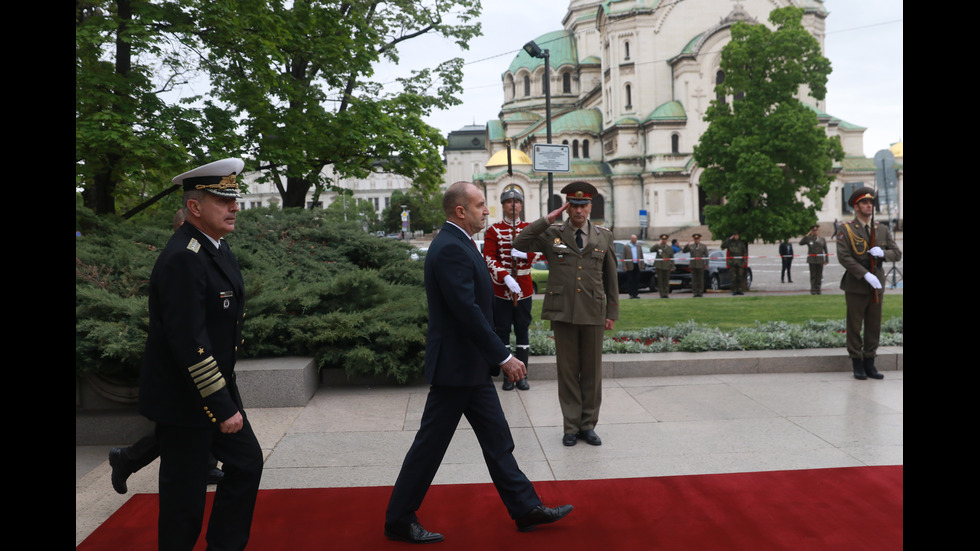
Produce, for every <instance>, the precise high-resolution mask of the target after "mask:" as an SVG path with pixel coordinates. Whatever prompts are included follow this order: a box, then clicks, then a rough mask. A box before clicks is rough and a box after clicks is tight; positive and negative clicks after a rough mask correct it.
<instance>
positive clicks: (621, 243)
mask: <svg viewBox="0 0 980 551" xmlns="http://www.w3.org/2000/svg"><path fill="white" fill-rule="evenodd" d="M628 245H629V239H617V240H616V241H613V246H614V247H615V249H616V272H617V276H618V277H617V279H618V281H619V292H620V293H626V292H628V291H629V282H628V281H627V278H628V275H627V273H626V263H625V262H624V261H623V249H624V248H626V247H627V246H628ZM636 246H637V247H639V248H640V250H641V251H643V260H644V263H645V264H646V267H645V268H643V270H641V271H640V286H639V287H640V289H650V290H651V291H653V290H655V289H656V288H657V272H655V271H654V270H653V253H651V252H649V251H650V243H647V242H645V241H637V242H636ZM648 259H649V260H648Z"/></svg>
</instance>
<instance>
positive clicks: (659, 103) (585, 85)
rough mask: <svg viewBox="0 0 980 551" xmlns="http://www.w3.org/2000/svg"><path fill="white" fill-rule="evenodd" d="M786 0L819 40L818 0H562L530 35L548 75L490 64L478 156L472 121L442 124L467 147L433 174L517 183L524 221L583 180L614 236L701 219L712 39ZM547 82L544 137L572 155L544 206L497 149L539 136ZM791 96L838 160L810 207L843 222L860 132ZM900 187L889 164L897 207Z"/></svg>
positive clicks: (527, 61) (531, 177)
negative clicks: (549, 24)
mask: <svg viewBox="0 0 980 551" xmlns="http://www.w3.org/2000/svg"><path fill="white" fill-rule="evenodd" d="M789 5H792V6H796V7H800V8H803V9H804V10H805V15H804V18H803V25H804V27H805V28H806V29H807V30H809V31H810V32H811V34H813V36H814V37H816V39H817V40H818V42H819V43H820V44H821V46H823V44H824V22H825V19H826V17H827V16H828V12H827V11H826V9H825V8H824V5H823V1H822V0H737V1H732V2H729V1H719V0H683V1H679V0H571V2H570V3H569V8H568V11H567V13H566V15H565V17H564V19H563V20H562V26H563V28H562V29H561V30H557V31H552V32H548V33H545V34H543V35H541V36H539V37H537V38H535V39H534V42H535V43H536V44H537V45H538V46H539V47H540V48H541V49H547V50H548V53H549V65H550V73H549V74H547V75H546V74H545V63H544V59H542V58H536V57H531V56H530V55H529V54H528V53H527V52H525V51H521V52H520V53H519V54H517V56H516V57H515V58H514V59H513V61H512V62H511V64H510V66H509V67H508V68H507V70H506V71H504V73H503V74H502V75H501V82H502V86H503V90H502V91H503V103H502V105H501V110H500V115H499V117H498V118H497V119H496V120H491V121H488V122H487V125H486V127H485V149H484V150H483V152H482V159H484V160H485V161H484V164H483V167H484V170H482V171H480V172H477V173H475V174H472V175H471V174H468V173H467V171H469V170H471V168H472V167H473V166H474V165H475V164H476V163H477V162H478V158H479V157H480V154H479V153H477V152H476V150H475V149H476V147H477V141H478V140H477V139H476V138H475V137H472V138H471V137H470V134H474V133H475V132H476V129H475V128H474V127H472V126H470V127H464V128H463V129H462V130H460V131H457V132H453V133H450V135H449V139H450V142H452V141H453V140H454V138H455V139H457V141H460V142H463V141H464V140H465V139H467V138H469V139H470V142H469V143H470V144H471V145H472V146H473V149H470V150H465V151H464V150H463V149H451V148H447V149H446V152H445V157H446V165H447V179H446V182H447V183H452V182H454V181H457V180H460V179H461V180H473V181H475V182H476V183H478V184H479V185H481V186H482V187H483V188H484V192H485V193H486V195H487V197H488V198H492V197H499V195H500V191H501V190H503V188H504V187H505V186H508V185H512V184H513V185H517V186H519V187H520V188H521V189H522V190H523V192H524V196H525V203H526V206H525V216H526V218H528V219H534V218H537V217H539V216H541V215H542V214H543V213H547V212H549V211H550V209H551V208H554V206H555V205H556V204H558V205H560V204H561V198H560V197H557V194H558V192H559V190H560V189H561V188H562V187H564V186H565V185H566V184H568V183H571V182H575V181H580V180H581V181H587V182H589V183H591V184H592V185H594V186H595V187H596V188H597V189H598V190H599V193H600V197H599V198H597V199H596V200H595V201H594V203H593V212H592V216H593V219H594V220H595V221H596V222H597V223H601V224H603V225H605V226H607V227H609V228H610V229H612V230H613V231H614V233H615V234H616V237H617V238H625V237H627V236H629V235H630V234H633V233H637V234H642V233H644V232H643V231H642V229H644V228H645V229H646V233H649V234H654V233H657V232H660V231H674V230H676V229H678V228H683V227H690V226H697V225H700V224H703V223H704V220H703V216H702V213H703V207H704V205H705V197H704V194H703V193H701V191H700V187H699V186H698V181H699V179H700V175H701V169H700V168H699V167H698V166H696V164H695V163H694V160H693V147H694V145H695V144H697V142H698V139H699V138H700V136H701V134H702V133H703V132H704V131H705V130H706V129H707V123H706V122H705V121H704V120H703V118H704V115H705V112H706V110H707V108H708V106H709V102H710V101H711V100H712V99H714V95H715V92H714V87H715V85H716V83H717V82H719V81H720V79H723V78H724V75H723V73H722V72H721V69H720V64H721V51H722V48H723V47H724V46H725V45H726V44H727V43H728V42H729V41H730V40H731V32H730V29H731V26H732V25H733V24H735V23H736V22H739V21H745V22H752V23H767V22H768V21H767V20H768V15H769V12H770V11H771V10H773V9H775V8H779V7H784V6H789ZM546 85H548V86H550V90H551V94H550V95H551V127H552V141H551V143H555V144H567V145H568V146H569V148H570V152H571V162H570V171H569V172H568V173H553V181H554V184H553V190H554V196H552V198H551V202H550V203H549V201H548V197H547V195H548V188H547V174H544V173H540V172H534V171H532V170H531V166H530V165H529V164H524V165H514V164H513V162H512V169H511V172H512V173H511V174H508V172H507V166H506V161H504V162H503V163H501V157H500V154H501V153H502V152H504V151H506V148H507V145H508V144H510V145H511V147H512V150H514V151H520V152H523V153H524V154H526V155H530V154H531V152H532V148H533V146H534V144H540V143H546V140H547V126H546V117H545V113H546V105H545V86H546ZM801 99H802V100H803V101H804V102H805V103H808V105H810V107H811V108H812V109H813V110H814V111H815V112H816V113H817V117H818V120H819V124H820V125H821V126H822V127H824V128H825V129H826V132H827V133H828V135H830V136H838V137H839V138H840V140H841V143H842V145H843V148H844V151H845V155H846V158H845V159H844V160H843V161H841V162H840V163H838V165H837V166H836V167H835V173H836V176H837V178H836V180H835V181H834V183H833V185H832V189H831V191H830V193H829V195H828V196H827V198H826V199H825V200H824V204H823V208H822V210H821V211H820V212H819V214H818V216H819V219H820V221H825V222H831V221H833V220H835V219H844V218H845V217H847V216H848V210H849V207H847V206H846V201H845V198H846V197H847V195H848V194H849V193H850V190H851V189H853V188H854V187H856V186H861V185H870V184H873V182H874V162H873V160H872V159H868V158H866V157H864V154H863V134H864V130H865V129H864V128H862V127H860V126H857V125H855V124H852V123H849V122H847V121H843V120H840V119H838V118H835V117H833V116H832V115H830V114H828V113H827V112H826V105H825V102H824V101H817V100H815V99H813V98H812V97H810V96H805V97H802V98H801ZM464 131H465V132H466V133H465V135H464V134H461V133H462V132H464ZM457 134H458V135H457ZM464 155H465V156H466V157H465V160H464V159H463V156H464ZM512 158H513V151H512ZM512 160H513V159H512ZM464 165H465V167H466V168H465V170H463V169H462V168H460V170H456V169H457V167H463V166H464ZM899 166H900V165H899ZM450 169H452V172H451V173H450ZM901 184H902V170H901V168H900V169H899V181H898V187H897V190H896V194H895V195H896V197H897V206H898V207H899V208H900V206H901V188H902V185H901ZM490 203H491V204H492V203H493V201H490ZM549 207H550V208H549ZM491 217H494V216H493V213H491Z"/></svg>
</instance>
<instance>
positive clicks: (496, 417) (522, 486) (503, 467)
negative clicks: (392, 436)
mask: <svg viewBox="0 0 980 551" xmlns="http://www.w3.org/2000/svg"><path fill="white" fill-rule="evenodd" d="M462 416H466V420H467V421H469V423H470V426H471V427H472V428H473V433H474V434H475V435H476V438H477V440H478V441H479V443H480V448H481V449H482V450H483V459H484V460H485V461H486V464H487V469H488V470H489V471H490V478H491V480H493V485H494V486H495V487H496V488H497V493H498V494H499V495H500V499H501V500H502V501H503V502H504V506H505V507H507V512H508V513H509V514H510V517H511V518H513V519H516V518H519V517H521V516H524V515H526V514H527V513H529V512H530V511H531V510H532V509H534V508H535V507H537V506H538V505H541V499H539V498H538V495H537V493H535V491H534V486H533V485H532V484H531V481H529V480H528V479H527V476H525V475H524V473H523V472H521V470H520V468H519V467H518V465H517V460H516V459H514V439H513V437H512V436H511V433H510V426H509V425H508V424H507V419H506V418H505V417H504V412H503V409H501V407H500V399H499V398H498V397H497V389H496V388H495V387H494V384H493V381H492V380H491V379H490V377H489V376H488V377H487V382H486V383H484V384H481V385H478V386H465V387H450V386H432V387H431V388H430V389H429V395H428V397H427V398H426V401H425V410H424V411H423V412H422V422H421V424H420V426H419V431H418V433H416V435H415V441H414V442H413V443H412V447H411V448H409V450H408V454H406V456H405V461H404V462H403V463H402V468H401V472H400V473H399V474H398V479H397V480H396V481H395V487H394V489H393V490H392V492H391V499H390V500H389V501H388V510H387V511H386V513H385V523H386V524H396V525H402V526H404V525H407V524H410V523H412V522H418V517H417V516H416V514H415V513H416V511H418V509H419V507H421V506H422V500H423V499H424V498H425V494H426V492H428V491H429V486H431V485H432V480H433V479H434V478H435V475H436V471H438V470H439V465H440V464H441V463H442V459H443V457H444V456H445V454H446V449H448V448H449V443H450V442H451V441H452V439H453V435H454V434H455V432H456V427H457V425H459V420H460V417H462Z"/></svg>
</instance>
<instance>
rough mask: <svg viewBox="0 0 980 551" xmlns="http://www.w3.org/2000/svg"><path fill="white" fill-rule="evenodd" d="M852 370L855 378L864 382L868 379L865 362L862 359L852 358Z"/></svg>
mask: <svg viewBox="0 0 980 551" xmlns="http://www.w3.org/2000/svg"><path fill="white" fill-rule="evenodd" d="M851 369H852V370H853V371H854V378H855V379H857V380H859V381H863V380H865V379H867V378H868V376H867V375H866V374H865V372H864V360H862V359H861V358H851Z"/></svg>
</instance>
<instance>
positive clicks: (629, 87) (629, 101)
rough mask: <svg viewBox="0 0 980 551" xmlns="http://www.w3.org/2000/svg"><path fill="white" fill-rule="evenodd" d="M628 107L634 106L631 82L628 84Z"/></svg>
mask: <svg viewBox="0 0 980 551" xmlns="http://www.w3.org/2000/svg"><path fill="white" fill-rule="evenodd" d="M626 108H627V109H632V108H633V87H632V86H630V85H629V84H627V85H626Z"/></svg>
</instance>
